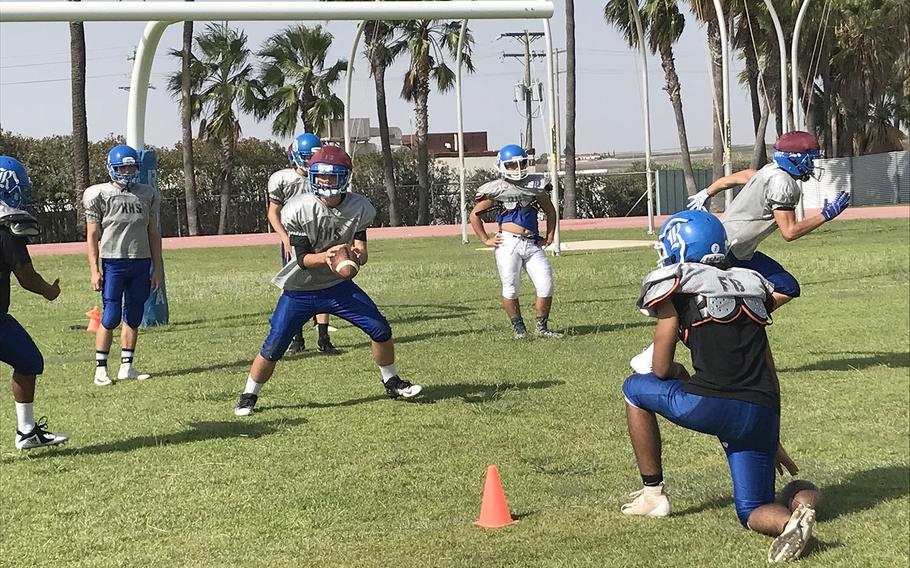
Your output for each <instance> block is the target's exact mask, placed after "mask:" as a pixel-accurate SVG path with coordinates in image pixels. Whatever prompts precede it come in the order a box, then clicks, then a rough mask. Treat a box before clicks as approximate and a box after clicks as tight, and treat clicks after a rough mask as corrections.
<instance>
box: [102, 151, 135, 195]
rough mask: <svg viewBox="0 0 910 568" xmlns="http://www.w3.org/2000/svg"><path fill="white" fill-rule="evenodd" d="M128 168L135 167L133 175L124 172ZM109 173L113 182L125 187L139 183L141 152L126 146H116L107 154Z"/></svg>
mask: <svg viewBox="0 0 910 568" xmlns="http://www.w3.org/2000/svg"><path fill="white" fill-rule="evenodd" d="M127 167H135V168H136V171H135V172H132V173H127V172H124V171H122V170H123V169H124V168H127ZM107 173H108V174H109V175H110V176H111V181H113V182H115V183H119V184H120V185H122V186H123V187H129V186H130V185H131V184H134V183H136V182H137V181H139V152H137V151H136V150H134V149H133V148H131V147H130V146H127V145H126V144H118V145H117V146H114V147H113V148H111V151H110V152H108V153H107Z"/></svg>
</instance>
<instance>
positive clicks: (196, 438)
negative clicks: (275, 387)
mask: <svg viewBox="0 0 910 568" xmlns="http://www.w3.org/2000/svg"><path fill="white" fill-rule="evenodd" d="M304 423H306V420H304V419H303V418H292V419H288V420H273V421H270V422H254V421H250V420H224V421H219V422H190V423H189V424H188V426H189V429H187V430H183V431H181V432H174V433H172V434H162V435H160V436H136V437H134V438H126V439H123V440H118V441H116V442H109V443H106V444H95V445H92V446H82V447H75V448H73V447H64V448H60V449H56V450H52V451H47V452H42V453H41V454H39V455H37V456H34V457H33V459H34V458H40V459H45V458H51V457H64V456H86V455H101V454H114V453H122V452H131V451H134V450H141V449H143V448H155V447H159V446H172V445H177V444H189V443H193V442H202V441H206V440H219V439H228V438H252V439H255V438H260V437H262V436H267V435H269V434H274V433H275V432H277V431H278V430H279V428H281V427H286V426H298V425H300V424H304Z"/></svg>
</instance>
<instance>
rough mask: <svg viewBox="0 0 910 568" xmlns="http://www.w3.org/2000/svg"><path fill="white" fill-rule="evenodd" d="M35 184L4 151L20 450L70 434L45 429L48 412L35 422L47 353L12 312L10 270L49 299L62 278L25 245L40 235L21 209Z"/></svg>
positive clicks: (3, 249) (6, 326) (0, 321)
mask: <svg viewBox="0 0 910 568" xmlns="http://www.w3.org/2000/svg"><path fill="white" fill-rule="evenodd" d="M31 187H32V186H31V182H30V181H29V179H28V173H27V172H26V171H25V167H24V166H23V165H22V164H21V163H20V162H19V161H18V160H16V159H15V158H11V157H9V156H0V361H3V362H4V363H6V364H7V365H9V366H11V367H12V368H13V382H12V386H13V399H14V400H15V401H16V440H15V444H16V448H18V449H20V450H28V449H31V448H38V447H41V446H54V445H57V444H62V443H63V442H65V441H66V440H67V439H68V438H69V436H67V435H66V434H54V433H53V432H49V431H47V430H46V428H47V418H46V417H42V418H40V419H39V420H38V421H37V422H36V421H35V415H34V408H33V406H34V402H35V379H36V378H37V376H38V375H40V374H41V373H42V372H44V358H43V357H42V356H41V351H39V350H38V346H36V345H35V342H34V341H32V338H31V336H30V335H29V334H28V332H27V331H25V329H23V328H22V326H21V325H19V322H18V321H16V318H14V317H13V316H11V315H10V313H9V303H10V285H9V282H10V274H15V275H16V279H17V280H18V281H19V284H20V285H21V286H22V287H23V288H25V289H26V290H28V291H29V292H33V293H35V294H39V295H41V296H44V298H45V299H47V300H50V301H53V300H55V299H56V298H57V296H59V295H60V279H59V278H58V279H56V280H54V283H53V284H48V283H47V281H46V280H44V278H42V277H41V275H40V274H38V272H36V271H35V267H34V266H32V259H31V257H29V254H28V249H27V248H26V245H27V244H28V238H29V237H31V236H35V235H37V234H38V221H37V220H35V218H34V217H33V216H32V215H31V214H30V213H28V212H27V211H25V210H23V209H22V208H23V207H24V206H25V205H26V203H27V201H28V194H29V190H30V189H31Z"/></svg>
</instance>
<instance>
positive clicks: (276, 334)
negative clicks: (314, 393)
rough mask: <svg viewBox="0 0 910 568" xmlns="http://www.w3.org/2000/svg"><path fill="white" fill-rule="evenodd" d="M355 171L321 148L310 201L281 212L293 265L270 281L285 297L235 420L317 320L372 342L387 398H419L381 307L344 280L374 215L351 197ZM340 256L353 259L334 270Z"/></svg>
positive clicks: (362, 254) (343, 157) (360, 259)
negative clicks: (322, 317)
mask: <svg viewBox="0 0 910 568" xmlns="http://www.w3.org/2000/svg"><path fill="white" fill-rule="evenodd" d="M352 170H353V164H352V163H351V157H350V156H348V154H347V153H346V152H345V151H344V150H342V149H341V148H338V147H337V146H323V147H322V148H320V149H319V150H317V151H316V152H314V153H313V157H312V158H311V159H310V164H309V174H308V179H309V184H310V188H311V190H312V193H303V194H299V195H297V196H295V197H293V198H291V199H290V200H289V201H288V202H287V203H285V205H284V207H283V208H282V209H281V224H282V225H283V226H284V228H285V230H287V233H288V235H289V240H290V244H291V247H292V249H293V256H294V260H293V262H290V263H288V264H287V265H286V266H285V267H284V268H282V269H281V271H280V272H279V273H278V274H277V275H276V276H275V278H273V279H272V283H274V284H275V285H276V286H278V287H279V288H282V289H283V290H284V292H283V293H282V295H281V298H279V300H278V305H277V306H276V307H275V312H274V313H273V314H272V317H271V318H270V320H269V321H270V323H271V330H270V331H269V335H268V337H267V338H266V340H265V343H264V344H263V346H262V350H261V351H260V352H259V355H257V356H256V359H254V360H253V366H252V368H251V369H250V374H249V377H248V378H247V381H246V387H245V388H244V390H243V393H242V394H241V395H240V400H239V401H238V402H237V407H236V408H235V409H234V414H236V415H237V416H247V415H249V414H252V412H253V410H254V409H255V408H256V402H257V401H258V400H259V391H260V390H261V389H262V385H264V384H265V383H266V381H268V380H269V378H271V376H272V373H273V372H274V371H275V363H277V362H278V361H279V360H280V359H281V358H282V356H284V354H285V352H286V351H287V348H288V345H289V344H290V343H291V339H292V338H293V337H294V334H295V333H297V332H298V331H300V326H301V325H302V324H303V323H304V322H306V321H308V320H309V319H310V318H312V317H313V315H315V314H323V313H324V314H332V315H336V316H338V317H340V318H342V319H345V320H347V321H349V322H351V323H352V324H354V325H355V326H357V327H359V328H360V329H361V330H363V331H364V333H366V334H367V335H369V336H370V339H371V340H372V351H373V360H374V361H376V364H377V365H379V371H380V373H381V375H382V382H383V384H384V385H385V389H386V393H388V395H389V396H390V397H392V398H398V397H400V396H401V397H405V398H410V397H413V396H416V395H417V394H419V393H420V391H421V387H420V385H415V384H411V383H409V382H408V381H405V380H402V379H401V378H400V377H399V376H398V371H397V370H396V367H395V344H394V343H393V341H392V329H391V327H389V323H388V322H387V321H386V319H385V317H383V315H382V314H381V313H380V312H379V309H378V308H377V307H376V304H375V303H373V300H371V299H370V297H369V296H368V295H367V294H366V292H364V291H363V290H361V289H360V287H358V286H357V284H355V283H354V282H353V280H350V279H345V278H342V277H341V276H340V275H339V272H343V270H344V269H350V264H351V261H353V262H354V263H356V264H357V265H359V266H362V265H364V264H366V261H367V236H366V230H367V227H368V226H369V225H370V223H371V222H372V221H373V217H375V215H376V210H375V209H374V208H373V206H372V205H371V204H370V202H369V200H368V199H367V198H366V197H364V196H362V195H359V194H357V193H348V191H347V189H348V184H349V183H350V180H351V173H352ZM343 255H344V256H345V257H347V256H350V259H347V262H345V261H342V262H336V260H337V259H336V256H337V257H341V256H343ZM342 265H348V266H347V267H343V266H342ZM336 270H337V271H338V272H336ZM353 272H355V273H356V270H355V271H353ZM349 276H350V275H349Z"/></svg>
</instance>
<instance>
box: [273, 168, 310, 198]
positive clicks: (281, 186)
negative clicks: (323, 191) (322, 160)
mask: <svg viewBox="0 0 910 568" xmlns="http://www.w3.org/2000/svg"><path fill="white" fill-rule="evenodd" d="M268 187H269V201H270V202H272V203H276V204H278V205H281V206H284V204H285V203H287V202H288V201H289V200H290V199H291V198H292V197H294V196H295V195H299V194H301V193H310V186H309V184H308V183H307V176H306V174H305V173H304V175H300V174H298V173H297V170H295V169H294V168H286V169H283V170H278V171H277V172H275V173H273V174H272V176H271V177H270V178H269V186H268Z"/></svg>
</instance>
